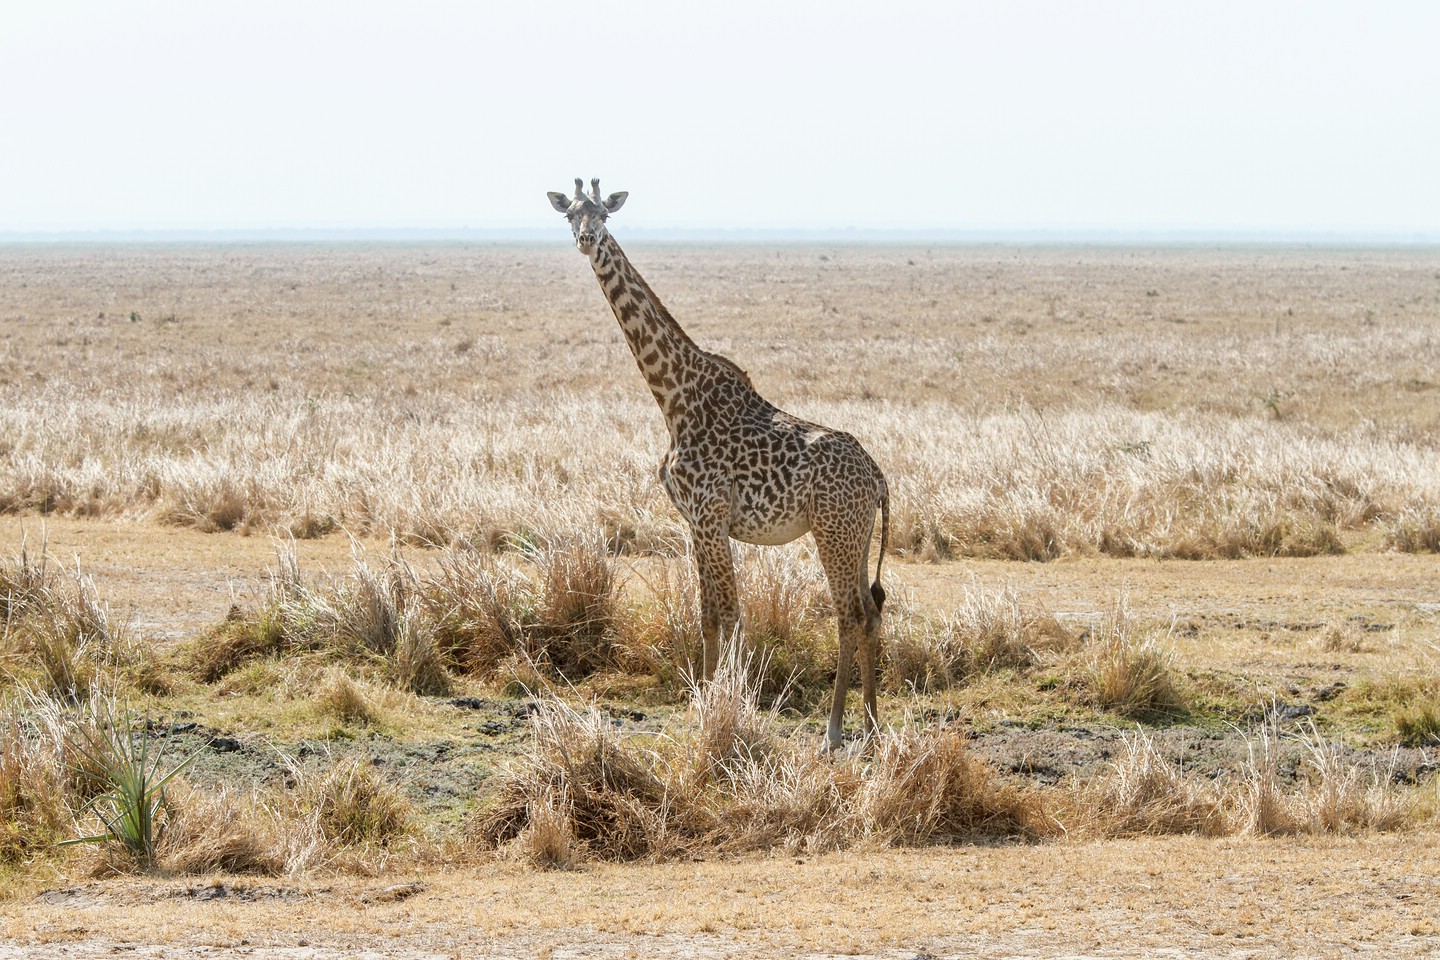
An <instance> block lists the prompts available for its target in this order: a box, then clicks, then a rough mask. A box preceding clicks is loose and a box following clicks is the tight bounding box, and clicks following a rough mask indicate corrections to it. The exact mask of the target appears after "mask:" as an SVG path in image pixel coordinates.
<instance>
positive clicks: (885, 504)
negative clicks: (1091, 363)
mask: <svg viewBox="0 0 1440 960" xmlns="http://www.w3.org/2000/svg"><path fill="white" fill-rule="evenodd" d="M547 196H548V197H549V198H550V204H551V206H553V207H554V208H555V209H556V210H557V211H559V212H560V213H562V214H564V215H565V217H566V219H567V220H568V221H569V223H570V230H571V233H572V235H573V236H574V239H575V246H576V247H577V248H578V249H579V250H580V252H581V253H583V254H585V256H586V257H587V258H588V259H589V260H590V266H591V267H592V268H593V270H594V271H595V278H596V279H597V280H598V281H599V282H600V289H601V291H602V292H603V293H604V294H605V299H606V301H607V302H609V304H610V309H611V310H612V311H613V312H614V314H615V319H616V320H617V321H619V323H620V329H621V331H622V332H623V333H624V335H625V340H626V342H627V343H628V344H629V345H630V350H631V352H632V353H633V354H634V355H635V362H636V363H637V364H638V365H639V367H640V373H641V375H642V376H643V377H644V378H645V383H646V385H647V386H648V387H649V388H650V392H651V394H652V395H653V396H654V398H655V402H656V403H657V404H658V405H659V407H660V411H661V413H662V414H663V415H664V417H665V426H666V428H667V429H668V430H669V432H670V449H669V450H668V451H667V452H666V454H665V456H664V459H663V460H662V461H661V464H660V482H661V483H662V485H663V486H664V487H665V492H666V493H667V494H668V495H669V497H670V501H671V503H673V504H674V505H675V509H676V510H678V511H679V512H680V514H681V516H683V517H684V518H685V519H686V520H687V521H688V522H689V524H690V531H691V543H692V549H693V552H694V555H695V564H696V567H697V568H698V572H699V579H700V611H701V634H702V637H703V640H704V656H703V664H702V667H701V677H702V679H704V680H710V679H712V678H713V677H714V675H715V670H716V667H717V665H718V663H719V659H720V643H721V640H722V638H729V637H730V636H732V635H733V634H734V632H735V628H736V625H737V624H738V623H739V620H740V605H739V595H738V593H737V590H736V584H735V569H734V563H733V557H732V553H731V549H730V540H731V539H732V538H733V539H735V540H739V541H742V542H745V543H756V544H771V545H773V544H782V543H789V542H790V541H792V540H795V539H797V538H799V537H801V536H804V535H805V534H806V533H809V534H810V535H811V536H812V537H813V538H814V540H815V549H816V553H817V554H818V555H819V557H820V563H821V565H822V566H823V567H824V569H825V578H826V580H827V581H828V582H829V585H830V595H831V598H832V599H833V601H834V604H835V615H836V621H837V628H838V631H839V640H840V645H839V656H838V658H837V662H836V665H835V691H834V697H833V700H832V702H831V707H830V722H829V725H828V727H827V730H826V737H827V744H828V746H829V748H830V749H832V750H833V749H838V748H839V747H840V746H841V745H842V743H843V737H842V732H843V724H844V719H845V697H846V694H847V692H848V690H849V685H850V670H851V657H852V656H855V655H857V654H858V657H859V665H860V686H861V695H862V699H863V701H864V716H863V718H862V720H861V723H862V728H863V730H864V732H865V735H866V736H867V737H868V736H869V735H870V734H872V733H873V732H874V730H875V726H876V723H877V722H878V711H877V708H876V703H875V700H876V690H875V687H876V672H877V669H878V665H879V664H878V660H879V654H880V611H881V607H882V606H883V605H884V603H885V591H884V589H882V588H881V586H880V568H881V566H882V565H883V563H884V561H885V542H886V540H887V538H888V536H889V529H890V495H889V491H888V489H887V487H886V485H885V476H884V474H883V473H881V472H880V468H879V467H878V466H877V465H876V463H875V461H874V460H873V459H871V457H870V455H869V454H868V453H866V451H865V448H864V447H862V446H861V445H860V442H859V441H858V440H856V439H855V438H854V437H853V436H851V435H850V434H848V433H845V432H843V431H840V430H832V429H830V428H828V427H823V426H821V425H819V424H816V423H810V422H808V421H805V420H802V419H800V418H799V417H795V416H792V415H790V414H788V413H786V412H784V411H783V410H780V409H779V408H777V407H776V406H775V405H774V404H771V403H770V402H769V401H767V400H766V399H765V398H764V397H762V396H760V394H759V393H758V392H757V391H756V390H755V387H754V385H753V384H752V383H751V381H750V377H749V376H748V375H747V374H746V373H745V371H744V370H742V369H740V367H739V366H738V365H736V364H735V363H734V362H733V361H731V360H729V359H728V358H726V357H722V356H720V355H718V354H715V353H711V352H709V351H707V350H703V349H701V348H700V347H699V346H698V345H697V344H696V343H695V341H693V340H691V339H690V337H689V335H688V334H686V333H685V331H684V330H683V329H682V328H681V327H680V325H679V324H678V323H676V322H675V319H674V318H673V317H672V316H671V315H670V311H668V310H667V309H666V308H665V306H664V304H662V303H661V302H660V298H659V297H657V296H656V295H655V292H654V291H653V290H651V289H650V286H649V284H647V283H646V282H645V280H644V278H642V277H641V276H640V273H639V272H638V271H637V270H636V269H635V268H634V266H632V265H631V263H630V260H629V259H628V258H627V257H626V256H625V253H624V251H622V250H621V249H620V245H619V244H618V243H616V242H615V239H614V238H613V237H612V236H610V233H609V230H608V229H606V225H605V221H606V219H607V218H608V217H609V216H610V215H611V214H612V213H614V212H615V211H617V210H619V209H620V207H621V206H622V205H623V204H624V203H625V198H626V197H627V196H629V194H627V193H624V192H621V193H612V194H610V195H609V196H608V197H605V198H604V199H601V196H600V181H599V180H598V179H594V180H591V181H590V191H589V193H586V191H585V184H584V181H583V180H582V179H580V178H578V177H577V178H576V179H575V194H574V196H573V197H569V196H566V195H565V194H563V193H557V192H552V193H549V194H547ZM876 510H879V511H880V551H879V556H878V557H877V559H876V561H875V579H874V580H873V582H872V581H869V579H868V577H867V573H868V569H869V556H870V540H871V538H872V537H873V535H874V532H875V511H876Z"/></svg>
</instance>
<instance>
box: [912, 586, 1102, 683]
mask: <svg viewBox="0 0 1440 960" xmlns="http://www.w3.org/2000/svg"><path fill="white" fill-rule="evenodd" d="M1075 642H1076V638H1075V637H1074V636H1073V635H1072V634H1071V633H1070V632H1069V631H1068V630H1066V629H1065V628H1064V627H1063V626H1061V625H1060V623H1059V621H1057V620H1056V619H1055V618H1054V617H1053V616H1051V615H1050V614H1048V613H1046V612H1044V611H1043V610H1038V609H1033V608H1028V607H1026V606H1024V605H1023V604H1022V602H1021V600H1020V596H1019V594H1017V593H1016V592H1015V590H1014V589H1013V588H1012V587H1009V586H1007V587H1005V588H1004V589H1003V590H1001V591H1000V592H998V593H988V592H985V591H983V590H981V589H979V588H978V587H973V588H972V587H967V588H966V590H965V597H964V600H963V601H962V602H961V604H960V606H959V607H958V608H956V609H955V610H954V611H952V612H950V613H948V614H945V615H943V616H942V617H941V619H940V622H939V624H938V625H937V627H936V628H935V629H933V630H922V631H920V632H902V633H901V634H900V636H899V637H898V638H897V640H896V642H895V643H894V644H893V645H892V647H891V651H890V657H891V663H892V666H893V668H894V669H893V671H892V676H893V678H894V680H895V681H896V682H898V683H901V684H904V685H905V686H907V687H910V688H913V689H915V690H918V691H922V692H934V691H937V690H944V689H946V688H947V687H950V686H953V685H955V684H957V683H961V682H963V681H964V680H966V679H967V678H969V677H972V676H974V675H976V674H981V673H991V672H998V671H1005V670H1017V671H1022V670H1027V669H1029V668H1031V667H1033V666H1035V665H1036V664H1038V663H1041V662H1043V661H1044V660H1045V659H1047V658H1048V657H1050V656H1052V655H1054V654H1057V653H1060V652H1062V651H1064V650H1066V649H1068V648H1069V647H1070V646H1072V645H1073V644H1074V643H1075Z"/></svg>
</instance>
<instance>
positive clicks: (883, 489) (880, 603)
mask: <svg viewBox="0 0 1440 960" xmlns="http://www.w3.org/2000/svg"><path fill="white" fill-rule="evenodd" d="M889 539H890V488H889V487H887V486H886V485H885V481H884V480H883V479H882V480H881V481H880V555H879V556H878V557H876V558H875V582H874V583H872V584H870V596H871V597H873V598H874V599H875V612H876V613H879V612H880V610H881V609H883V608H884V606H885V588H884V587H882V586H880V568H881V567H882V566H883V565H884V563H885V542H886V541H887V540H889Z"/></svg>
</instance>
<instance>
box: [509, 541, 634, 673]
mask: <svg viewBox="0 0 1440 960" xmlns="http://www.w3.org/2000/svg"><path fill="white" fill-rule="evenodd" d="M535 560H536V562H537V564H538V565H539V568H540V576H539V580H540V585H539V595H538V597H537V598H536V601H535V623H534V625H533V627H532V630H531V632H532V636H533V638H534V639H533V641H532V642H531V644H530V651H529V652H530V654H531V656H533V657H534V658H535V659H536V660H537V661H539V660H542V659H543V660H544V661H546V662H548V663H549V664H550V665H551V666H552V667H554V669H555V670H557V671H558V672H559V673H560V674H561V675H562V676H565V677H581V676H587V675H589V674H591V673H594V672H595V671H597V670H602V669H606V668H610V667H613V666H614V656H613V653H612V645H613V643H614V639H615V635H616V632H617V625H618V623H619V621H620V619H621V607H620V581H619V579H618V578H617V577H616V575H615V570H614V567H613V565H612V564H611V562H610V557H609V555H608V553H607V551H606V548H605V544H604V542H603V541H602V540H600V539H599V538H598V537H568V538H560V539H557V540H554V541H552V542H551V543H549V544H548V545H547V546H546V547H545V548H544V549H542V550H540V551H539V552H538V554H537V556H536V557H535Z"/></svg>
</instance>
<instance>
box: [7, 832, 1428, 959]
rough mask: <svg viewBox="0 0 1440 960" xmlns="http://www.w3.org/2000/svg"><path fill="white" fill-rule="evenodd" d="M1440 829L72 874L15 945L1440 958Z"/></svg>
mask: <svg viewBox="0 0 1440 960" xmlns="http://www.w3.org/2000/svg"><path fill="white" fill-rule="evenodd" d="M1437 854H1440V837H1437V836H1436V835H1434V834H1433V833H1430V834H1422V835H1411V836H1407V837H1371V838H1364V839H1360V840H1353V839H1352V840H1293V839H1291V840H1283V841H1271V840H1255V839H1246V840H1240V841H1207V840H1199V839H1194V838H1169V839H1164V840H1150V839H1147V840H1135V841H1109V842H1106V843H1103V844H1089V843H1083V844H1082V843H1064V842H1061V843H1055V844H1048V845H1043V846H1034V847H1019V848H1017V847H1010V846H1002V847H963V848H955V849H928V850H899V851H897V850H887V851H875V852H871V853H849V854H844V855H833V856H824V857H818V858H813V859H812V858H804V857H801V858H794V857H784V858H772V859H763V860H750V861H741V862H725V861H720V862H705V863H685V864H664V865H659V866H633V865H632V866H609V865H596V866H593V867H589V868H586V869H584V870H582V871H578V872H572V873H554V872H552V873H537V872H535V871H534V870H531V869H527V868H521V867H517V866H513V865H510V864H504V863H501V864H495V865H488V864H487V865H486V866H485V867H483V868H481V869H474V868H463V867H462V868H458V869H440V870H436V871H434V872H431V873H427V874H425V875H423V876H414V877H404V878H385V879H383V880H372V881H365V880H355V881H346V882H343V883H338V882H321V883H311V882H298V883H285V882H273V883H254V882H250V881H242V882H233V881H225V882H220V881H214V882H207V881H204V880H195V879H189V880H182V881H164V880H159V881H157V880H154V879H146V880H124V881H107V882H104V883H90V884H77V885H66V886H62V887H59V888H56V889H52V890H49V891H46V892H45V893H42V894H40V895H39V896H37V897H35V898H33V899H32V900H30V901H28V902H26V903H23V904H12V905H7V908H6V914H5V919H4V920H3V921H0V934H3V935H4V937H5V938H6V941H5V942H4V943H3V944H0V957H3V958H11V957H15V958H21V957H23V958H27V960H40V958H45V960H50V958H70V957H87V956H138V957H179V958H187V960H188V958H201V957H220V956H248V957H258V958H273V960H281V958H307V960H308V958H327V960H328V958H332V957H333V958H340V957H376V958H379V957H385V958H406V960H421V958H427V960H428V958H432V957H434V958H440V957H444V958H451V957H517V958H518V957H614V958H621V957H662V956H677V957H688V958H721V957H724V958H730V957H754V956H782V955H783V956H794V957H807V958H820V957H838V956H847V957H862V958H870V957H874V958H887V960H888V958H895V960H899V958H926V957H972V956H983V957H1037V958H1038V957H1045V958H1062V957H1070V958H1080V957H1197V958H1242V957H1274V956H1283V957H1340V956H1355V955H1359V956H1375V957H1426V956H1434V955H1435V953H1436V951H1437V950H1440V922H1437V913H1436V909H1435V904H1436V903H1437V902H1440V879H1437V871H1436V865H1437V863H1440V856H1437Z"/></svg>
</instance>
